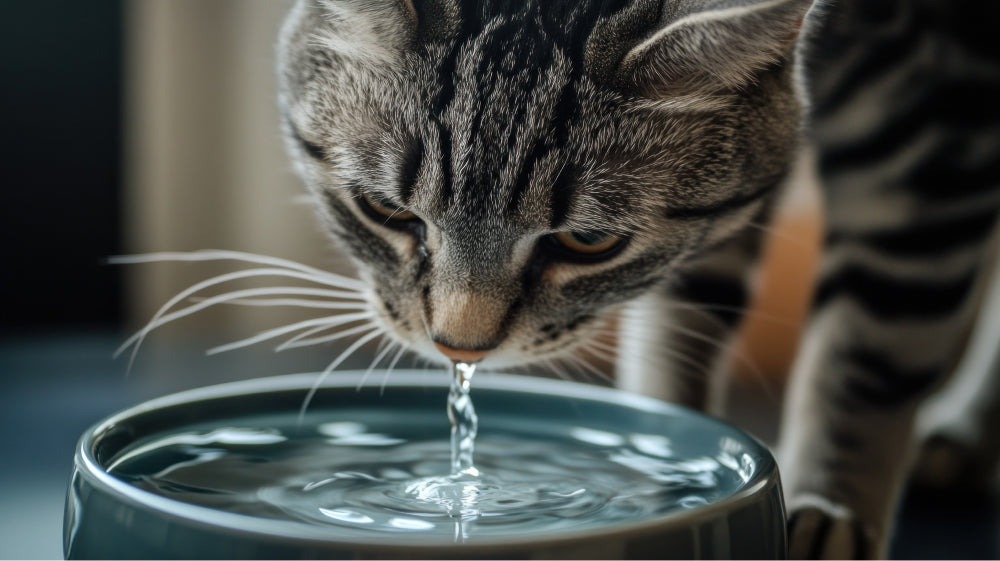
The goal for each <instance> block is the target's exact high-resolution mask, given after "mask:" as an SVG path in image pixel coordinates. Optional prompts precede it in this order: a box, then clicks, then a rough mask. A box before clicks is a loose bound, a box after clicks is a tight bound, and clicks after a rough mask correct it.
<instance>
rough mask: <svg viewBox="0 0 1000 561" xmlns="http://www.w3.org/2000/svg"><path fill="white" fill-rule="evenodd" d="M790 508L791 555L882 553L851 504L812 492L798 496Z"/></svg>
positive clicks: (861, 556) (841, 556) (857, 556)
mask: <svg viewBox="0 0 1000 561" xmlns="http://www.w3.org/2000/svg"><path fill="white" fill-rule="evenodd" d="M789 511H790V514H789V517H788V558H789V559H875V558H878V557H882V556H881V555H880V554H879V547H878V545H877V540H876V539H875V538H874V537H873V535H872V533H871V532H868V531H865V528H864V527H863V525H862V524H861V522H860V521H859V520H858V519H857V518H856V517H855V516H854V514H853V513H852V512H851V511H850V509H848V508H847V507H844V506H842V505H838V504H834V503H831V502H830V501H828V500H826V499H824V498H822V497H819V496H816V495H809V496H804V497H798V498H797V499H796V500H795V501H794V503H793V504H792V505H791V506H790V508H789Z"/></svg>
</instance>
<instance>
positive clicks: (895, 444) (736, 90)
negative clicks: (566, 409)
mask: <svg viewBox="0 0 1000 561" xmlns="http://www.w3.org/2000/svg"><path fill="white" fill-rule="evenodd" d="M985 12H989V13H985ZM998 12H1000V10H998V8H996V7H995V3H976V4H975V5H973V3H972V2H969V1H958V2H956V1H955V0H863V1H862V0H842V1H841V2H837V3H831V4H829V5H825V4H817V5H814V2H813V0H765V1H757V0H301V1H299V2H298V3H297V4H296V5H295V7H294V8H293V10H292V12H291V14H290V15H289V17H288V19H287V21H286V23H285V26H284V28H283V30H282V33H281V39H280V45H279V58H280V68H279V75H280V84H281V91H280V105H281V109H282V112H283V116H284V126H285V130H286V132H287V138H288V147H289V150H290V152H291V153H292V156H293V159H294V161H295V163H296V168H297V170H298V172H299V174H300V175H301V176H302V177H303V178H304V180H305V183H306V184H307V185H308V188H309V190H310V193H311V194H312V195H313V198H314V200H315V202H316V205H317V208H318V209H319V211H320V214H321V215H322V216H323V217H324V219H325V223H326V224H328V225H329V229H330V230H331V231H332V233H333V234H334V236H335V237H336V238H338V239H339V240H340V241H341V242H342V243H343V244H344V246H345V247H346V248H347V249H348V250H349V252H350V253H351V254H352V256H353V257H354V259H355V260H356V262H357V264H358V265H359V270H360V275H361V277H362V280H363V281H364V282H365V283H366V284H367V286H368V288H369V291H368V299H369V302H370V305H371V306H372V308H373V309H374V310H375V311H376V313H377V315H378V316H379V318H380V321H381V322H382V323H383V324H384V327H385V328H386V329H387V330H388V331H389V332H390V333H391V334H392V336H393V337H394V338H395V339H396V340H397V341H399V342H401V343H402V344H405V345H406V346H407V347H408V348H409V349H411V350H413V351H415V352H416V353H419V354H421V355H423V356H425V357H428V358H430V359H432V360H436V361H441V362H445V361H448V360H462V361H480V362H481V364H482V365H483V366H484V367H490V368H502V367H509V366H512V365H519V364H523V363H528V362H533V361H539V360H544V359H546V358H549V357H554V356H561V355H565V354H567V353H571V352H573V351H574V349H576V348H578V347H579V346H580V345H584V344H586V342H587V341H588V340H590V339H592V338H593V337H594V336H595V335H596V334H598V333H600V332H601V331H602V330H604V329H606V327H607V324H608V322H609V321H612V319H613V318H616V317H619V316H620V317H621V318H622V324H623V325H622V327H621V329H622V330H623V333H624V336H623V337H622V338H621V340H622V343H621V349H620V352H619V356H620V357H621V359H620V360H619V364H618V372H617V377H618V379H619V380H620V382H621V384H622V385H623V386H624V387H626V388H629V389H633V390H637V391H643V392H645V393H650V394H653V395H656V396H657V397H661V398H666V399H671V400H674V401H677V402H680V403H683V404H686V405H689V406H693V407H699V408H702V407H704V405H705V404H706V402H707V400H708V399H709V397H710V395H709V394H710V392H709V389H710V388H711V384H709V379H708V376H707V375H706V372H710V371H713V370H715V366H716V365H717V364H718V363H720V362H721V361H720V360H719V356H720V352H719V348H718V347H719V346H718V344H717V343H716V342H717V341H720V340H725V339H726V338H727V337H728V335H729V334H730V333H731V332H733V331H734V330H735V329H736V327H737V326H738V324H739V321H740V319H741V315H742V313H741V309H742V307H743V306H744V305H745V304H746V302H747V298H748V292H749V283H750V281H751V276H752V273H753V271H754V264H755V262H756V260H757V257H758V253H759V250H760V246H761V238H762V235H763V234H762V232H763V231H764V230H766V228H764V225H765V224H766V223H767V221H768V219H769V216H770V214H771V212H772V208H773V206H774V203H775V201H776V199H777V198H778V196H779V194H780V192H781V189H782V186H783V185H784V184H785V183H786V178H787V177H788V175H789V171H790V170H791V169H792V168H793V166H795V165H796V162H797V161H799V160H800V159H801V158H802V156H803V154H804V153H806V152H807V151H808V150H807V149H806V148H804V147H805V146H813V147H814V150H815V153H816V155H817V157H816V161H817V162H818V169H819V172H820V175H821V178H822V181H823V184H824V202H825V208H826V224H827V232H826V243H825V257H824V261H823V265H822V270H821V274H820V282H819V285H818V287H817V289H816V295H815V302H814V312H813V316H812V319H811V323H810V326H809V328H808V331H807V334H806V336H805V339H804V342H803V344H802V351H801V356H800V357H799V359H798V361H797V363H796V366H795V368H794V370H795V372H794V380H793V383H792V387H791V389H790V391H789V401H788V404H787V406H786V415H785V418H786V421H785V423H784V428H783V434H782V442H781V452H782V456H781V461H782V463H783V466H782V467H783V477H784V484H785V489H786V493H787V498H788V499H787V504H788V507H789V513H790V516H789V520H790V522H789V524H790V528H789V538H790V551H791V553H792V555H794V556H800V557H849V556H855V557H881V556H884V555H886V553H887V550H886V547H887V546H886V544H887V541H888V536H889V532H890V530H891V523H890V519H891V515H892V511H893V507H894V503H895V501H896V498H897V495H898V493H899V490H900V488H901V482H902V481H903V479H904V476H905V475H906V473H907V472H908V470H909V465H910V463H909V461H908V459H909V457H910V447H911V438H910V436H911V433H912V426H913V420H914V415H915V412H916V411H917V406H918V404H919V403H920V402H921V401H922V399H923V398H924V397H925V396H926V395H927V394H928V393H929V392H931V390H933V389H935V388H936V387H937V386H938V385H940V384H941V383H942V382H943V381H944V380H945V379H946V378H947V377H948V374H949V372H950V371H951V370H952V367H953V366H954V364H955V362H956V360H957V358H958V357H959V355H960V352H961V351H962V349H963V347H964V345H965V341H966V339H967V335H968V332H969V330H970V326H971V325H972V323H973V320H974V319H975V316H976V310H977V309H978V303H979V300H980V296H981V293H982V292H983V291H982V287H983V286H985V285H984V282H985V281H984V279H985V278H986V273H988V272H989V267H988V259H987V257H988V255H989V251H990V245H989V241H990V239H991V236H992V232H993V230H994V226H995V224H996V222H997V212H998V208H1000V159H998V156H997V155H998V153H1000V127H998V126H997V123H1000V110H998V108H1000V103H998V102H997V100H1000V63H998V61H997V60H996V59H995V58H991V55H990V53H991V44H990V43H992V39H990V38H991V37H992V34H993V27H992V26H993V25H994V24H995V23H996V22H997V21H1000V18H998V17H997V16H998V15H1000V13H998ZM969 14H972V15H971V16H970V15H969ZM807 122H808V123H809V126H806V123H807ZM680 349H682V350H683V352H680V351H679V350H680ZM994 401H996V400H994ZM991 407H992V408H991ZM982 409H984V410H988V411H990V412H991V413H990V414H994V415H995V413H992V412H994V411H995V410H996V406H989V407H984V408H982ZM984 416H987V415H985V414H984ZM953 473H954V472H953Z"/></svg>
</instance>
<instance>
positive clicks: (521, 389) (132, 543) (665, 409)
mask: <svg viewBox="0 0 1000 561" xmlns="http://www.w3.org/2000/svg"><path fill="white" fill-rule="evenodd" d="M360 376H361V373H345V374H337V375H334V376H331V377H330V378H329V379H328V380H327V381H326V382H324V384H323V386H322V388H321V389H320V390H319V391H318V392H317V394H316V397H315V399H314V400H313V402H312V405H311V408H310V411H323V410H335V409H336V408H337V407H345V406H347V404H349V405H350V406H351V407H365V408H369V407H370V408H373V409H376V410H379V409H382V410H385V412H386V415H390V414H392V413H394V412H398V411H400V410H401V409H407V408H410V409H414V408H416V409H426V408H430V409H434V410H439V411H441V415H442V427H443V430H446V427H447V421H446V419H445V417H444V409H445V407H444V404H445V396H446V394H447V388H448V379H447V375H445V374H444V373H439V374H437V375H431V374H428V373H426V372H415V371H414V372H409V371H401V372H394V373H393V375H392V377H391V379H390V380H389V383H388V384H387V385H386V386H385V387H384V389H383V388H380V387H379V384H374V387H366V388H364V389H362V390H360V391H359V390H358V389H357V386H358V382H359V379H360ZM373 378H374V379H376V380H378V379H380V377H379V376H378V373H375V375H374V376H373ZM315 381H316V375H315V374H312V375H305V374H300V375H291V376H282V377H276V378H263V379H257V380H251V381H246V382H237V383H231V384H224V385H220V386H213V387H207V388H202V389H197V390H192V391H188V392H183V393H179V394H175V395H171V396H167V397H163V398H159V399H155V400H153V401H149V402H147V403H143V404H141V405H138V406H136V407H133V408H131V409H128V410H126V411H123V412H121V413H118V414H116V415H113V416H111V417H109V418H107V419H105V420H104V421H102V422H100V423H98V424H96V425H95V426H94V427H93V428H91V429H90V430H88V431H87V432H86V433H85V434H84V435H83V437H82V438H81V440H80V443H79V445H78V447H77V449H76V454H75V464H74V473H73V476H72V481H71V483H70V488H69V492H68V496H67V501H66V514H65V519H64V533H63V536H64V539H63V545H64V553H65V555H66V557H67V558H70V559H84V558H104V559H113V558H159V559H166V558H195V559H208V558H241V559H251V558H266V559H293V558H300V559H304V558H310V559H317V558H392V559H400V558H438V559H441V558H463V559H469V558H506V559H515V558H522V559H528V558H546V559H553V558H576V559H581V558H604V559H625V558H644V559H646V558H660V559H663V558H682V559H699V558H704V559H708V558H716V559H728V558H756V559H780V558H783V557H784V556H785V553H786V542H785V518H784V505H783V503H782V493H781V484H780V481H779V476H778V470H777V466H776V464H775V461H774V459H773V457H772V456H771V454H770V453H769V452H768V450H767V449H766V448H765V447H764V446H763V445H762V444H760V443H759V442H757V441H756V440H755V439H753V438H752V437H750V436H749V435H747V434H745V433H744V432H742V431H740V430H738V429H736V428H734V427H732V426H730V425H728V424H725V423H723V422H720V421H718V420H715V419H713V418H710V417H708V416H705V415H702V414H699V413H695V412H693V411H690V410H687V409H684V408H681V407H677V406H674V405H670V404H666V403H663V402H659V401H656V400H652V399H648V398H644V397H639V396H635V395H632V394H628V393H625V392H621V391H618V390H613V389H607V388H600V387H596V386H589V385H583V384H577V383H570V382H564V381H556V380H546V379H538V378H528V377H523V376H510V375H501V374H479V375H477V377H476V379H475V381H474V384H473V392H472V395H473V398H474V402H475V405H476V409H477V411H478V413H479V418H480V421H479V423H480V427H481V428H482V427H488V426H490V424H491V418H496V419H502V418H503V417H504V416H507V417H508V418H509V416H511V415H514V416H516V417H517V418H518V419H519V420H525V421H529V422H536V423H546V424H550V425H551V424H559V423H562V424H572V425H573V426H582V427H584V428H590V429H593V430H599V431H604V432H614V433H616V434H621V435H628V434H635V433H642V434H650V433H652V434H657V435H661V436H663V437H665V438H666V439H669V442H671V446H672V448H673V449H675V450H677V451H678V452H677V453H678V454H687V455H691V457H704V456H706V455H707V456H708V457H714V455H718V454H720V453H722V448H723V447H724V448H725V450H726V453H727V454H729V457H738V458H741V464H742V468H741V469H742V470H743V473H742V477H741V478H740V482H739V483H738V484H732V485H731V487H732V488H726V489H723V491H724V493H722V496H721V498H720V499H718V500H716V501H715V502H711V503H709V504H704V505H699V506H694V507H692V508H684V509H678V510H674V511H672V512H668V513H666V514H662V515H657V516H655V517H652V518H649V519H645V520H639V521H636V522H634V523H625V524H614V525H610V526H608V527H607V528H597V529H588V530H586V531H571V530H570V531H566V530H564V531H560V532H553V533H551V534H542V535H531V536H517V535H512V536H509V537H506V536H505V537H503V538H502V539H498V538H489V537H486V538H483V539H481V540H469V541H468V542H466V543H454V542H450V543H448V542H445V541H439V542H433V541H427V540H418V539H415V538H407V537H406V535H403V537H399V536H398V535H396V536H395V537H387V538H385V539H359V538H357V537H349V536H346V537H345V536H342V535H338V533H337V531H336V529H335V528H331V529H328V528H323V527H320V526H318V525H315V524H307V523H305V522H301V523H300V522H295V521H291V520H287V521H284V520H272V519H266V518H257V517H253V516H247V515H243V514H235V513H231V512H222V511H216V510H212V509H210V508H207V507H202V506H196V505H192V504H187V503H183V502H180V501H177V500H173V499H169V498H166V497H163V496H160V495H156V494H153V493H151V492H148V491H145V490H142V489H140V488H138V487H135V486H133V485H131V484H129V483H127V482H125V481H123V480H121V479H118V478H116V477H114V476H113V475H110V474H109V473H108V467H109V465H110V461H111V460H112V459H113V458H115V456H116V455H117V454H119V453H120V452H121V451H122V450H125V449H127V448H129V447H130V446H133V445H134V444H135V443H136V442H140V441H143V440H147V439H149V438H150V437H153V436H155V435H157V434H160V433H164V432H169V431H176V430H178V429H182V428H183V427H184V426H186V425H189V424H195V423H204V422H217V421H223V420H225V419H226V418H227V417H231V416H237V415H245V414H246V412H248V411H253V412H256V413H280V414H284V413H287V414H288V415H297V414H298V409H299V406H300V405H301V403H302V400H303V396H304V395H305V394H306V392H307V391H308V390H309V388H310V387H312V385H313V384H314V383H315ZM407 540H410V541H407Z"/></svg>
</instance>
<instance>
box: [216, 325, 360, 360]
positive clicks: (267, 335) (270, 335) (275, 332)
mask: <svg viewBox="0 0 1000 561" xmlns="http://www.w3.org/2000/svg"><path fill="white" fill-rule="evenodd" d="M344 317H345V316H328V317H322V318H314V319H307V320H304V321H300V322H297V323H293V324H290V325H283V326H281V327H275V328H273V329H268V330H266V331H261V332H260V333H258V334H256V335H253V336H251V337H247V338H245V339H240V340H239V341H233V342H232V343H226V344H225V345H219V346H218V347H212V348H211V349H208V350H207V351H205V354H207V355H215V354H219V353H224V352H226V351H231V350H234V349H239V348H243V347H247V346H250V345H253V344H254V343H259V342H261V341H266V340H268V339H274V338H275V337H279V336H281V335H284V334H286V333H291V332H293V331H298V330H300V329H305V328H307V327H313V326H322V327H323V328H324V329H327V328H329V327H334V326H337V325H341V324H344V323H347V322H348V321H350V320H347V319H344Z"/></svg>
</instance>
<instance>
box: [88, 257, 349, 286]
mask: <svg viewBox="0 0 1000 561" xmlns="http://www.w3.org/2000/svg"><path fill="white" fill-rule="evenodd" d="M226 260H229V261H243V262H245V263H256V264H258V265H270V266H275V267H284V268H286V269H292V270H296V271H300V272H302V273H306V274H308V275H310V276H311V278H313V279H316V278H322V279H324V280H325V281H326V283H325V284H332V283H336V284H335V286H339V287H340V288H347V289H353V290H357V291H361V290H364V289H365V284H364V283H363V282H361V281H359V280H357V279H352V278H349V277H345V276H343V275H338V274H336V273H331V272H329V271H324V270H322V269H317V268H315V267H310V266H309V265H304V264H302V263H297V262H295V261H291V260H288V259H282V258H280V257H271V256H268V255H259V254H256V253H246V252H243V251H230V250H223V249H201V250H197V251H161V252H154V253H144V254H141V255H116V256H114V257H110V258H109V259H108V262H109V263H113V264H122V265H124V264H133V263H153V262H157V261H226ZM317 282H319V281H317Z"/></svg>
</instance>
